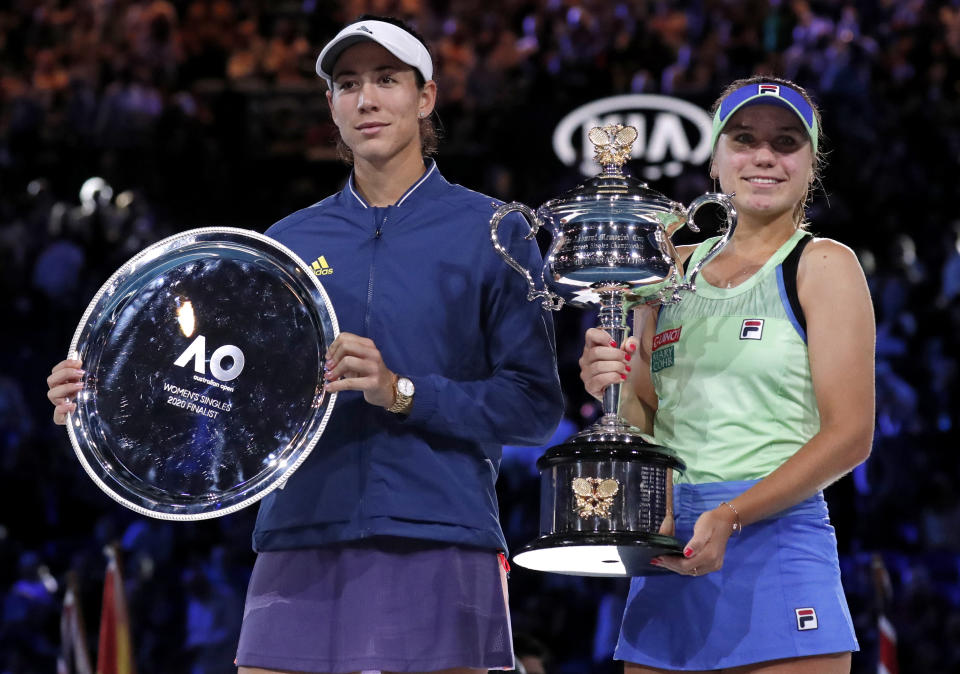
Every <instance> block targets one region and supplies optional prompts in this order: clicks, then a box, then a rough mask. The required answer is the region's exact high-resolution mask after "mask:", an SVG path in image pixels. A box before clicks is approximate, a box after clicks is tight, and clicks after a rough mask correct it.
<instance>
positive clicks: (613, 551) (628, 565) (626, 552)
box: [513, 532, 683, 578]
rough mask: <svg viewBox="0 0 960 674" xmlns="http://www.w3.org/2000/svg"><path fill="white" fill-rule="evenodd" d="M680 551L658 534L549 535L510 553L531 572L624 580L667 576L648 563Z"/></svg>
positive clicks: (672, 541) (675, 543)
mask: <svg viewBox="0 0 960 674" xmlns="http://www.w3.org/2000/svg"><path fill="white" fill-rule="evenodd" d="M682 551H683V545H682V544H681V543H680V541H678V540H677V539H675V538H673V537H671V536H664V535H662V534H652V533H613V532H608V533H590V534H586V535H578V534H575V533H574V534H549V535H546V536H541V537H540V538H538V539H536V540H535V541H533V542H532V543H529V544H527V545H525V546H524V547H523V548H521V549H520V551H519V552H517V553H516V554H514V556H513V561H514V563H516V564H518V565H519V566H522V567H524V568H525V569H530V570H532V571H545V572H548V573H559V574H564V575H568V576H598V577H607V578H624V577H629V576H653V575H661V574H664V573H670V572H669V571H667V570H666V569H663V568H660V567H656V566H653V565H652V564H651V563H650V560H651V559H653V558H654V557H657V556H659V555H679V554H681V553H682Z"/></svg>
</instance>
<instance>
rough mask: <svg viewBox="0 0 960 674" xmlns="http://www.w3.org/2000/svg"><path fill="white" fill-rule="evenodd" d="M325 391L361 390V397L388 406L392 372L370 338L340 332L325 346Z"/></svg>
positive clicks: (379, 405) (392, 383)
mask: <svg viewBox="0 0 960 674" xmlns="http://www.w3.org/2000/svg"><path fill="white" fill-rule="evenodd" d="M326 358H327V365H326V369H327V371H326V372H325V373H324V375H323V377H324V379H326V380H327V384H326V386H325V387H324V388H325V390H326V391H327V392H328V393H336V392H338V391H363V398H364V400H366V401H367V402H368V403H370V404H371V405H377V406H378V407H390V405H392V404H393V398H394V388H393V387H394V380H395V379H396V375H394V373H393V372H391V371H390V370H389V369H388V368H387V366H386V365H385V364H384V362H383V356H381V355H380V350H379V349H378V348H377V345H376V344H374V343H373V340H372V339H367V338H366V337H360V336H359V335H354V334H351V333H349V332H341V333H340V335H339V336H338V337H337V338H336V339H335V340H333V344H331V345H330V348H329V349H327V354H326Z"/></svg>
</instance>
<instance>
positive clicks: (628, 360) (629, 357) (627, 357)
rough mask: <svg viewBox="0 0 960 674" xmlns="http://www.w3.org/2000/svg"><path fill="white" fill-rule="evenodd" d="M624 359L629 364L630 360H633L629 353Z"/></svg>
mask: <svg viewBox="0 0 960 674" xmlns="http://www.w3.org/2000/svg"><path fill="white" fill-rule="evenodd" d="M625 357H626V359H627V362H628V363H629V362H630V359H631V358H633V356H632V355H630V354H629V353H628V354H627V355H626V356H625Z"/></svg>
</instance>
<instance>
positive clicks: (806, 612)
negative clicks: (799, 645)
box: [794, 608, 817, 632]
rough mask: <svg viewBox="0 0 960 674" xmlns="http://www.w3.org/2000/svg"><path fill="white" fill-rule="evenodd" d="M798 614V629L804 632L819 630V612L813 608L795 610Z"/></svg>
mask: <svg viewBox="0 0 960 674" xmlns="http://www.w3.org/2000/svg"><path fill="white" fill-rule="evenodd" d="M794 611H796V613H797V629H798V630H800V631H801V632H803V631H804V630H815V629H817V612H816V611H814V610H813V609H812V608H798V609H794Z"/></svg>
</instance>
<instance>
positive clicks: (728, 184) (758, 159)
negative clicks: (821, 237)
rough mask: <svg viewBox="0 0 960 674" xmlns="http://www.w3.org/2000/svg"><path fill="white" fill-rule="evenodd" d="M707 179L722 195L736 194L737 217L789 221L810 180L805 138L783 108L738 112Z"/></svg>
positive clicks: (725, 131)
mask: <svg viewBox="0 0 960 674" xmlns="http://www.w3.org/2000/svg"><path fill="white" fill-rule="evenodd" d="M711 175H712V177H714V178H719V180H720V187H721V189H722V190H723V191H724V192H726V193H728V194H729V193H730V192H735V193H736V195H735V197H734V203H735V205H736V207H737V210H738V212H739V213H741V214H743V215H757V216H760V217H763V218H764V219H768V220H769V219H776V218H779V217H781V216H784V215H786V216H787V217H789V218H792V217H793V213H794V212H795V210H796V209H797V206H798V204H800V203H801V202H802V201H803V199H804V196H805V195H806V192H807V188H808V187H809V185H810V182H811V181H812V180H813V176H814V164H813V152H812V149H811V145H810V137H809V136H808V135H807V132H806V130H805V129H804V127H803V125H802V124H801V123H800V120H799V119H798V118H797V116H796V115H795V114H794V113H793V112H791V111H789V110H786V109H785V108H781V107H779V106H775V105H752V106H749V107H745V108H741V109H740V110H738V111H737V112H736V113H734V115H733V116H732V117H731V118H730V120H729V121H728V122H727V124H726V125H725V127H724V129H723V133H721V135H720V139H719V141H718V142H717V149H716V152H715V154H714V159H713V170H712V171H711Z"/></svg>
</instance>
